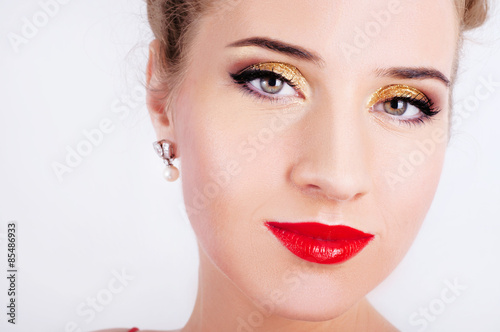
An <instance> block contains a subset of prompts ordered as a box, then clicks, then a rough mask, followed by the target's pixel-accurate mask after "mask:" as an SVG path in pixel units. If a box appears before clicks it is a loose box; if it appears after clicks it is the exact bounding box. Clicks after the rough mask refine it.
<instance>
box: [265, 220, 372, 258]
mask: <svg viewBox="0 0 500 332" xmlns="http://www.w3.org/2000/svg"><path fill="white" fill-rule="evenodd" d="M264 224H265V225H266V226H267V227H268V228H269V230H270V231H271V232H272V233H273V235H274V236H276V238H278V240H279V241H280V242H281V243H282V244H283V245H284V246H285V247H286V248H287V249H288V250H290V251H291V252H292V253H294V254H295V255H297V256H298V257H300V258H302V259H305V260H307V261H309V262H314V263H320V264H335V263H341V262H344V261H346V260H348V259H349V258H351V257H353V256H354V255H356V254H357V253H358V252H360V251H361V250H362V249H363V248H364V247H365V246H366V245H367V244H368V242H370V240H372V239H373V237H374V235H373V234H368V233H363V232H361V231H359V230H357V229H354V228H351V227H348V226H344V225H337V226H329V225H325V224H321V223H318V222H304V223H293V222H277V221H267V222H265V223H264Z"/></svg>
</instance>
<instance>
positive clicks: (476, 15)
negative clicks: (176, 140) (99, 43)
mask: <svg viewBox="0 0 500 332" xmlns="http://www.w3.org/2000/svg"><path fill="white" fill-rule="evenodd" d="M224 1H226V2H227V3H228V5H234V4H235V1H242V0H224ZM453 1H455V3H456V5H457V6H456V8H457V12H458V17H459V19H460V34H461V36H462V35H463V32H464V31H467V30H471V29H474V28H477V27H479V26H481V25H482V24H483V23H484V22H485V20H486V17H487V13H488V0H453ZM214 3H218V1H207V0H147V13H148V21H149V24H150V26H151V29H152V31H153V33H154V36H155V38H156V39H157V40H158V41H159V54H155V56H156V57H157V58H156V63H157V65H158V67H159V68H158V69H157V72H156V73H155V74H156V78H157V81H158V82H157V84H158V85H157V86H158V88H157V89H155V91H154V92H156V93H157V94H156V97H157V98H159V99H162V101H163V102H164V101H167V100H166V98H167V97H168V95H171V94H172V93H171V92H172V91H173V90H174V88H175V87H176V86H177V85H178V84H179V83H180V80H181V79H182V76H183V75H182V74H183V71H184V69H185V60H186V59H187V58H188V56H187V54H188V53H189V48H188V44H189V41H190V40H191V39H192V38H193V33H195V31H196V28H195V26H196V25H197V24H198V23H199V21H201V20H200V18H201V17H202V16H203V15H204V14H206V13H207V12H209V11H210V10H212V9H213V10H214V11H216V10H217V8H218V7H216V6H213V5H214ZM219 3H220V2H219ZM460 47H461V43H460V44H459V48H460ZM150 91H151V90H150ZM162 92H163V93H162ZM167 103H168V101H167Z"/></svg>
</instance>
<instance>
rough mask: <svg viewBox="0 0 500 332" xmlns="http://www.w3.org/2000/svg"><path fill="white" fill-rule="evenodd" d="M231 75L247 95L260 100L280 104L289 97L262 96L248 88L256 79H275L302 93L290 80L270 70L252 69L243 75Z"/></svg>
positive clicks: (242, 73)
mask: <svg viewBox="0 0 500 332" xmlns="http://www.w3.org/2000/svg"><path fill="white" fill-rule="evenodd" d="M230 75H231V77H232V78H233V80H234V82H235V83H236V84H238V85H240V86H241V88H242V90H243V91H244V92H245V93H249V94H250V95H252V96H254V97H257V98H258V99H259V100H267V101H271V102H279V101H280V100H283V99H285V100H286V99H288V98H289V97H280V98H274V97H271V96H269V95H265V94H262V93H260V92H257V91H255V90H254V89H252V88H250V87H249V86H248V85H249V84H250V82H251V81H253V80H255V79H264V78H275V79H277V80H280V81H283V82H284V83H286V84H288V85H289V86H291V87H292V88H293V89H294V90H295V91H297V93H300V91H298V90H297V89H296V88H295V87H296V86H297V85H296V84H293V83H292V82H291V81H290V80H288V79H287V78H285V77H283V76H282V75H280V74H277V73H275V72H272V71H269V70H260V69H251V70H246V71H243V72H241V73H237V74H230Z"/></svg>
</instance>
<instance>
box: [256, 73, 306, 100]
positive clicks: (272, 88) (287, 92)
mask: <svg viewBox="0 0 500 332" xmlns="http://www.w3.org/2000/svg"><path fill="white" fill-rule="evenodd" d="M262 74H264V75H265V73H262ZM250 84H251V85H252V86H253V87H255V88H256V89H257V90H260V91H262V92H265V93H268V94H272V95H275V94H279V95H284V96H294V95H296V94H297V92H296V91H295V89H294V88H293V87H292V86H290V84H288V83H286V82H285V81H284V80H283V79H280V78H276V77H262V78H257V79H254V80H252V81H250Z"/></svg>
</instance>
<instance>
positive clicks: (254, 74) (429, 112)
mask: <svg viewBox="0 0 500 332" xmlns="http://www.w3.org/2000/svg"><path fill="white" fill-rule="evenodd" d="M230 76H231V77H232V79H233V80H234V82H235V83H236V84H238V85H239V86H240V87H241V89H242V90H243V92H245V93H248V94H250V95H251V96H253V97H256V98H257V99H259V100H265V101H271V102H279V101H280V100H283V99H287V97H281V98H274V97H271V96H269V95H265V94H262V93H260V92H257V91H255V90H254V89H252V88H250V87H249V84H250V82H251V81H253V80H255V79H264V78H275V79H278V80H281V81H283V82H285V83H287V84H288V85H290V86H291V87H292V88H293V89H295V90H296V91H297V89H296V84H293V83H292V82H291V81H290V80H288V79H286V78H285V77H283V76H282V75H280V74H277V73H275V72H272V71H269V70H259V69H252V70H246V71H243V72H240V73H236V74H230ZM297 92H298V93H300V91H297ZM393 100H401V101H404V102H407V103H408V104H410V105H413V106H415V107H417V108H418V109H419V110H420V112H421V113H422V116H420V117H418V118H414V119H408V120H401V119H398V118H397V117H396V116H393V115H390V114H388V113H386V114H387V116H389V117H391V118H392V119H394V120H396V121H397V122H398V123H399V124H400V125H407V126H410V127H412V126H419V125H423V124H425V123H427V122H429V121H431V120H433V117H434V116H435V115H437V114H438V113H439V112H440V111H441V110H440V109H437V107H434V103H433V102H432V100H431V99H427V100H425V99H419V98H415V97H410V96H400V97H394V98H390V99H386V100H383V101H379V103H385V102H389V101H393Z"/></svg>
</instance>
